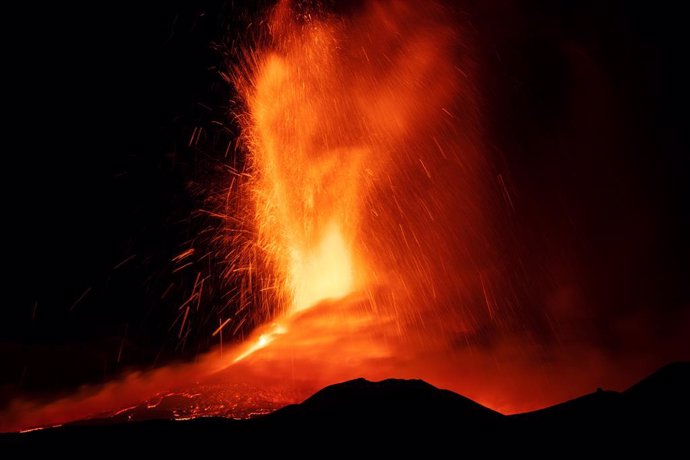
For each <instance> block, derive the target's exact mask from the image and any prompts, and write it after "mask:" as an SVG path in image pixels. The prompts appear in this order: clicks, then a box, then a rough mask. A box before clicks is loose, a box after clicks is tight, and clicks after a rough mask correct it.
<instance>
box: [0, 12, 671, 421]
mask: <svg viewBox="0 0 690 460" xmlns="http://www.w3.org/2000/svg"><path fill="white" fill-rule="evenodd" d="M300 3H301V2H300ZM305 3H309V2H305ZM422 5H423V6H422ZM456 16H457V14H456V13H453V12H452V11H448V10H446V9H445V8H443V7H442V6H439V5H437V4H435V3H434V2H419V1H412V0H410V1H373V0H372V1H369V2H364V4H363V5H361V6H360V7H359V8H358V9H357V10H356V11H355V12H352V13H349V14H347V15H344V16H342V17H337V16H335V15H331V14H328V13H326V12H323V11H311V10H299V9H298V8H297V7H294V6H293V5H292V4H291V2H288V1H281V2H279V3H278V5H277V6H276V7H275V8H274V9H272V10H271V11H270V14H268V15H267V18H266V20H265V21H263V22H261V25H260V26H258V25H256V26H255V27H257V28H259V27H260V28H261V30H262V31H263V34H261V33H260V34H258V38H257V39H256V40H255V42H252V43H248V44H247V46H246V47H245V49H244V55H243V63H242V64H241V65H240V66H239V68H238V69H236V72H235V74H234V76H233V83H234V85H235V86H236V89H237V91H238V94H239V99H240V102H241V104H240V105H241V107H242V109H241V110H239V113H237V114H236V116H237V118H238V119H239V121H240V124H241V127H242V139H241V140H242V143H241V144H242V145H243V148H244V153H246V155H247V166H246V169H245V170H243V171H241V172H235V173H234V174H233V175H232V177H228V184H232V185H229V186H228V188H229V190H230V192H229V193H228V196H230V199H228V202H229V203H230V205H227V208H226V209H221V210H216V211H218V212H217V214H218V215H220V216H228V217H227V225H226V228H224V229H223V232H222V234H221V235H220V236H219V237H218V238H217V240H218V241H220V242H221V244H220V245H219V246H220V251H221V253H222V254H223V256H224V257H223V259H224V260H226V261H227V265H226V267H224V268H223V269H224V273H225V275H226V277H227V278H228V279H230V280H232V282H233V283H236V284H237V285H238V286H240V287H239V288H237V291H238V295H237V296H235V297H232V299H233V300H232V301H233V302H236V303H237V304H238V305H239V306H238V307H237V308H236V309H229V310H232V311H233V312H235V313H233V314H232V315H230V316H229V317H228V318H223V322H222V323H221V322H219V324H220V325H219V327H218V329H217V330H216V331H215V332H214V336H215V334H218V333H219V332H221V331H225V333H226V335H225V337H226V338H227V337H228V336H229V334H230V332H229V331H233V330H234V331H237V330H239V329H240V327H241V326H243V325H244V324H250V325H252V326H254V325H256V327H255V328H254V330H253V332H252V333H251V334H250V335H249V336H248V337H246V338H244V337H243V338H242V339H240V338H239V337H235V341H234V343H233V344H230V345H229V344H225V345H224V346H223V347H219V349H217V350H212V351H210V352H208V353H207V354H205V355H202V356H200V357H199V358H198V360H197V362H195V363H192V364H185V365H179V366H169V367H164V368H161V369H157V370H155V371H152V372H149V373H132V374H129V375H126V376H124V377H123V378H122V380H120V381H117V382H111V383H109V384H107V385H104V386H102V387H92V388H85V389H81V390H80V391H79V392H78V393H77V394H75V395H73V396H70V397H66V398H64V399H62V400H58V401H53V402H50V403H47V404H37V403H36V404H34V403H29V402H27V401H20V400H17V401H13V402H12V404H11V405H10V407H9V409H7V411H6V412H5V413H3V414H0V415H3V418H2V419H0V431H1V430H9V429H23V428H31V427H36V426H47V425H51V424H56V423H63V422H65V421H69V420H74V419H77V418H84V417H91V416H94V415H97V414H103V413H108V414H109V413H111V412H109V411H117V410H118V409H121V408H122V407H127V406H130V405H133V404H138V403H140V402H142V401H145V400H146V399H147V398H152V397H154V396H157V395H160V394H165V393H166V392H171V391H181V390H186V389H188V388H196V387H197V386H199V385H202V384H206V383H208V382H213V383H214V384H222V385H227V386H228V387H229V388H230V387H232V385H239V384H247V385H250V386H251V389H250V390H246V389H245V390H237V392H238V393H240V392H242V391H243V392H244V395H245V396H246V392H247V391H254V390H253V389H256V388H265V389H270V390H271V392H272V393H271V394H275V395H276V396H275V398H274V399H273V400H272V401H271V404H272V405H270V408H275V407H276V406H277V405H282V404H287V403H294V402H299V401H300V400H301V399H304V398H305V397H307V396H309V394H311V393H312V392H314V391H316V390H318V389H320V388H321V387H323V386H325V385H329V384H332V383H335V382H339V381H343V380H347V379H352V378H358V377H365V378H368V379H372V380H380V379H384V378H390V377H396V378H419V379H424V380H426V381H428V382H429V383H431V384H434V385H437V386H439V387H442V388H447V389H450V390H454V391H457V392H459V393H461V394H463V395H465V396H467V397H469V398H472V399H474V400H476V401H477V402H479V403H481V404H484V405H487V406H489V407H491V408H493V409H496V410H499V411H502V412H505V413H512V412H519V411H527V410H532V409H536V408H538V407H543V406H545V405H548V404H553V403H556V402H559V401H563V400H566V399H568V398H572V397H575V396H578V395H580V394H583V393H585V392H587V391H591V390H593V389H594V388H596V386H599V385H606V386H607V387H609V388H617V389H622V388H624V387H625V386H626V385H627V384H630V383H631V382H632V381H634V380H635V379H637V378H640V377H641V376H643V375H644V374H645V373H648V372H649V371H651V370H653V369H654V368H655V367H657V366H659V365H660V364H663V363H660V362H656V361H654V360H653V359H652V358H651V357H650V358H649V360H648V361H643V360H640V361H636V362H634V363H622V364H621V363H618V362H614V360H613V359H612V358H607V357H602V355H601V354H600V353H598V352H597V351H596V350H594V349H593V348H588V347H587V346H582V345H581V344H580V343H575V341H574V342H573V343H568V342H567V340H564V341H562V342H561V341H559V347H560V348H558V349H556V348H557V347H542V346H541V345H539V344H537V343H536V341H535V340H533V337H531V336H530V333H531V331H530V329H529V325H526V324H525V317H524V316H521V312H520V302H521V301H522V300H523V299H524V297H520V295H521V293H522V292H523V291H520V289H524V290H529V289H534V290H538V289H541V288H539V287H536V285H537V283H532V284H530V283H529V282H523V281H524V280H523V278H519V280H520V281H519V282H514V279H516V278H518V277H516V276H515V275H514V274H513V272H515V271H519V270H522V268H523V267H519V268H515V267H508V268H507V267H506V264H505V262H504V258H503V254H501V247H502V245H504V246H505V245H506V242H505V241H501V240H500V232H499V231H498V230H497V229H496V227H498V225H497V224H496V220H495V215H494V214H492V212H493V211H492V210H494V209H496V208H497V205H496V203H500V202H501V200H503V194H507V193H508V192H507V191H505V190H504V188H505V185H504V184H503V179H502V178H500V185H499V181H497V180H496V177H497V176H496V174H495V172H494V170H493V168H492V166H491V164H492V161H491V159H490V158H488V155H487V149H486V148H485V147H484V144H483V142H482V139H483V128H482V116H481V111H480V109H479V107H480V106H481V104H480V102H481V100H480V99H481V98H480V94H479V91H478V90H477V88H476V83H477V81H478V80H479V79H480V77H479V75H478V71H477V68H476V63H475V56H474V49H473V46H472V39H471V35H470V34H468V33H467V31H466V30H464V29H463V28H462V26H461V24H462V21H460V20H459V19H458V18H457V17H456ZM237 184H239V186H238V185H237ZM501 186H502V187H504V188H501ZM508 199H509V200H510V198H509V197H508ZM224 203H225V201H224ZM511 206H512V201H511ZM237 222H240V224H238V223H237ZM238 226H239V227H241V228H239V229H238V228H237V227H238ZM214 249H215V248H214ZM189 251H190V252H187V251H186V252H184V253H182V254H180V256H178V258H180V259H183V258H185V257H188V256H191V254H192V253H193V252H194V251H193V250H189ZM509 271H510V273H508V272H509ZM229 284H230V283H229ZM516 285H518V287H515V286H516ZM195 289H196V287H195ZM541 294H542V293H541V292H538V293H537V294H535V298H536V297H537V295H541ZM228 297H230V296H228ZM556 297H557V296H556ZM561 297H562V296H561ZM192 298H196V299H198V298H199V296H198V294H197V297H194V296H193V297H192ZM559 298H560V297H559ZM219 302H221V300H219ZM555 302H557V300H556V301H554V303H555ZM196 306H197V308H199V306H198V304H197V305H196ZM234 307H235V306H234V305H233V308H234ZM186 308H187V309H189V306H187V307H186ZM181 311H182V310H181ZM184 318H185V319H186V316H184ZM549 327H551V325H550V324H549ZM179 330H180V331H181V329H179ZM237 335H239V334H237ZM220 336H221V337H222V334H220ZM607 359H609V361H607ZM623 366H627V367H623ZM583 368H585V369H587V372H581V370H582V369H583ZM622 369H625V371H623V370H622ZM554 382H557V383H558V384H555V383H554ZM232 388H234V387H232ZM199 391H200V392H201V393H202V394H203V393H204V391H205V390H199ZM235 396H236V395H235ZM251 399H252V398H245V399H241V398H240V399H232V403H228V404H227V406H223V407H222V408H218V407H215V406H214V407H211V406H210V405H206V406H203V405H199V406H198V407H199V408H197V409H195V410H196V412H193V413H188V412H186V413H185V415H184V416H185V417H189V416H204V415H223V416H247V414H251V413H254V412H252V411H254V409H255V407H254V406H252V404H256V402H253V401H251ZM238 400H239V401H240V402H237V401H238ZM267 407H268V406H266V407H260V408H259V409H261V410H264V411H265V410H268V408H267ZM250 409H251V410H250Z"/></svg>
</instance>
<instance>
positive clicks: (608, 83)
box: [0, 0, 690, 402]
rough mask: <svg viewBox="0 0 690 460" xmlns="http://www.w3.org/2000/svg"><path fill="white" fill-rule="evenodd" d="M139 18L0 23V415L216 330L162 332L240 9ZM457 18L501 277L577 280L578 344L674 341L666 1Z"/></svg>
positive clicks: (522, 6) (680, 203) (679, 87)
mask: <svg viewBox="0 0 690 460" xmlns="http://www.w3.org/2000/svg"><path fill="white" fill-rule="evenodd" d="M139 3H140V2H107V1H106V2H95V4H93V5H90V6H88V7H83V6H66V5H63V4H55V5H53V6H50V7H45V6H42V5H28V6H25V7H22V9H21V10H19V9H15V10H13V11H9V12H7V13H6V14H5V15H4V16H5V17H6V20H7V21H8V22H10V23H11V24H10V26H9V27H8V28H7V29H6V30H5V33H6V34H7V37H6V38H5V40H4V45H3V48H4V50H3V55H4V59H3V68H4V71H3V74H4V78H5V79H6V83H5V88H4V101H5V103H4V107H5V110H6V117H9V118H10V119H11V121H10V122H9V124H6V125H5V130H6V131H5V133H4V136H3V142H4V149H3V151H4V154H3V157H2V161H3V162H4V167H3V171H4V173H5V180H4V181H3V192H4V193H3V202H4V218H3V226H4V232H3V233H4V234H5V237H4V248H3V256H4V257H3V259H4V267H5V269H4V271H5V272H6V275H5V276H4V280H3V282H2V283H3V289H2V292H3V301H2V304H3V306H2V316H1V317H0V363H2V365H1V366H0V389H1V390H0V402H1V401H3V400H6V398H7V397H9V396H11V395H13V394H16V392H17V391H24V392H25V391H46V390H54V389H64V388H69V387H70V386H72V385H75V384H77V383H82V382H85V381H100V380H102V379H104V378H107V377H109V376H112V375H115V374H116V373H117V372H120V371H122V370H123V369H125V368H128V367H132V366H152V365H154V364H155V363H162V362H165V361H168V360H170V359H179V358H189V357H192V356H194V355H195V354H197V353H198V352H200V351H202V350H205V349H206V348H207V347H208V346H209V341H210V331H212V330H213V329H215V327H217V315H216V313H215V312H213V311H209V312H208V314H206V315H204V314H201V315H199V316H198V317H196V318H195V321H196V323H195V327H194V328H193V332H191V333H190V334H189V335H188V336H187V338H186V340H180V339H179V338H178V334H177V330H176V329H171V325H172V324H173V322H174V320H175V318H176V317H177V315H178V309H177V307H178V306H179V305H180V303H181V302H182V301H183V300H184V299H185V298H186V296H188V295H189V289H190V285H191V283H193V279H192V280H190V279H187V277H188V276H189V275H185V274H184V273H182V274H180V273H173V272H172V271H173V268H174V267H173V266H172V265H171V262H170V261H171V259H172V258H173V257H174V256H175V255H176V254H178V253H179V252H181V251H182V250H183V249H184V248H185V247H186V245H187V243H188V242H189V241H190V240H191V239H192V238H195V237H196V236H198V233H199V232H200V231H201V230H203V229H205V228H207V227H208V226H209V225H213V223H212V222H210V221H207V220H205V219H204V217H199V216H198V215H197V214H198V213H195V211H196V210H198V209H200V208H202V207H203V206H204V200H205V196H206V195H205V192H207V190H206V186H205V185H204V184H208V183H214V181H217V177H219V176H218V175H219V174H222V165H223V164H228V163H232V162H237V161H241V159H238V158H233V157H232V155H231V156H230V158H226V157H225V152H226V147H227V145H228V143H231V142H233V140H234V139H235V136H236V129H235V128H234V127H233V126H232V123H231V121H230V116H229V114H230V111H231V110H232V104H231V103H230V99H231V97H232V90H231V88H229V87H228V85H227V84H226V83H225V82H224V81H223V80H222V78H221V77H220V76H219V73H218V72H219V70H224V69H225V66H226V65H227V62H228V61H227V55H226V53H225V50H227V49H228V48H232V43H233V41H232V40H233V39H234V38H235V37H237V36H238V35H240V34H241V31H242V30H243V27H244V26H246V24H247V23H248V19H247V17H246V16H244V14H245V13H247V12H251V9H249V8H245V7H241V6H238V5H235V4H233V3H232V2H226V4H225V5H217V4H216V2H199V3H198V4H196V5H190V4H187V3H185V2H152V3H148V2H147V3H148V4H147V5H142V4H139ZM475 3H476V4H475ZM348 8H349V7H343V9H344V10H345V11H347V10H348ZM464 8H465V9H466V11H467V12H468V15H469V22H470V23H471V24H472V27H473V28H474V31H475V33H476V40H477V44H476V46H477V49H478V53H479V54H478V55H479V57H480V68H481V73H482V81H481V82H479V86H480V89H481V91H482V95H483V100H484V103H485V106H484V107H483V111H484V115H485V117H486V123H487V133H488V134H487V135H488V137H489V142H488V144H489V145H490V146H491V149H492V153H493V154H495V155H496V156H497V158H499V159H500V161H499V163H500V165H499V170H501V171H502V172H503V176H504V177H505V181H506V183H507V185H508V187H510V189H511V190H512V192H513V196H514V197H515V200H516V211H515V216H514V217H513V220H512V223H511V224H510V225H511V230H510V232H511V234H512V235H513V236H512V237H513V238H514V240H512V241H518V242H519V243H518V244H516V245H512V246H511V249H510V250H508V251H507V254H506V257H507V260H529V261H530V262H529V264H530V265H531V267H530V268H528V271H530V273H535V274H538V275H539V276H538V277H536V278H535V279H534V280H533V282H534V286H535V289H537V290H539V289H540V287H539V286H540V284H541V283H548V281H545V280H546V279H548V278H549V277H572V278H573V279H576V280H577V285H578V287H579V290H580V292H581V294H579V295H580V296H581V299H582V300H583V302H582V305H585V306H584V307H583V311H582V312H578V314H577V315H574V316H577V318H576V319H573V324H576V325H578V326H577V327H579V328H581V329H582V332H581V334H582V335H581V337H582V340H586V341H588V342H593V343H596V344H597V345H598V346H601V347H602V348H604V349H610V350H616V349H621V350H622V351H620V352H621V353H625V349H626V348H629V347H630V346H631V343H634V342H635V340H636V337H637V336H638V334H639V335H640V336H641V337H642V336H643V337H644V339H641V340H640V342H639V343H641V344H642V345H640V346H644V347H651V350H652V351H651V352H652V353H653V352H654V347H655V346H657V345H658V346H659V347H662V348H663V347H664V346H673V345H664V341H663V340H662V338H663V337H665V336H669V335H674V334H677V333H679V332H678V331H682V330H683V328H686V329H687V325H688V318H689V316H688V308H689V306H690V283H689V282H688V281H689V280H690V242H689V241H688V235H690V160H689V158H688V156H689V155H688V153H689V152H690V150H689V147H690V145H689V140H688V136H687V129H686V123H687V107H688V105H687V102H688V100H687V95H688V89H687V82H688V81H690V79H689V78H688V74H687V70H685V68H686V65H685V64H686V63H685V62H684V61H685V56H686V55H687V52H686V50H685V46H686V43H687V40H686V37H685V34H686V33H687V32H686V30H687V28H686V27H685V25H684V24H683V21H684V15H683V14H681V10H682V8H681V6H680V5H677V6H676V5H671V4H666V5H664V6H660V5H659V4H658V3H655V2H647V3H646V4H644V3H641V2H629V3H627V2H616V1H612V2H599V1H593V0H592V1H572V2H570V1H564V0H563V1H524V2H519V1H517V2H509V1H499V0H495V1H491V2H467V5H466V6H465V7H464ZM214 121H215V122H220V123H214ZM198 127H202V128H203V132H202V135H201V137H200V138H199V139H198V141H197V142H193V143H191V145H190V138H191V137H192V135H193V133H194V132H195V129H197V128H198ZM545 267H546V268H545ZM559 267H560V269H559ZM171 284H172V285H173V286H172V287H171V288H170V289H168V288H169V287H170V286H171ZM166 291H168V293H167V295H165V296H164V293H165V292H166ZM213 294H214V292H213V290H210V292H209V293H208V295H209V296H211V297H212V296H213ZM161 297H164V298H161ZM532 308H540V305H538V303H537V304H535V305H534V306H532ZM558 314H559V312H555V313H554V315H555V316H558ZM565 316H567V317H568V318H571V317H572V316H573V314H572V312H568V313H567V315H565ZM571 319H572V318H571ZM642 325H644V328H645V329H646V330H645V331H638V329H639V328H641V327H642ZM534 327H535V328H537V330H538V328H539V326H538V325H535V326H534ZM659 344H660V345H659ZM75 363H78V365H75Z"/></svg>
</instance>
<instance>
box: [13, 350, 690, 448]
mask: <svg viewBox="0 0 690 460" xmlns="http://www.w3.org/2000/svg"><path fill="white" fill-rule="evenodd" d="M688 390H690V362H681V363H674V364H670V365H668V366H665V367H663V368H661V369H659V370H658V371H657V372H655V373H653V374H652V375H650V376H649V377H647V378H645V379H643V380H642V381H640V382H638V383H637V384H635V385H633V386H631V387H630V388H629V389H627V390H625V391H623V392H620V393H619V392H614V391H603V390H598V391H596V392H594V393H591V394H588V395H585V396H582V397H580V398H576V399H573V400H571V401H567V402H564V403H561V404H558V405H555V406H552V407H549V408H546V409H541V410H538V411H534V412H530V413H525V414H517V415H512V416H504V415H502V414H500V413H498V412H495V411H492V410H491V409H488V408H486V407H484V406H482V405H480V404H478V403H476V402H474V401H472V400H470V399H468V398H465V397H463V396H461V395H458V394H456V393H453V392H451V391H448V390H441V389H438V388H436V387H434V386H432V385H429V384H428V383H426V382H423V381H421V380H397V379H388V380H383V381H381V382H370V381H367V380H364V379H356V380H351V381H348V382H343V383H339V384H335V385H331V386H328V387H326V388H323V389H322V390H320V391H318V392H317V393H315V394H314V395H312V396H311V397H309V398H308V399H306V400H305V401H304V402H302V403H300V404H295V405H291V406H286V407H284V408H282V409H279V410H277V411H275V412H273V413H271V414H268V415H265V416H260V417H256V418H253V419H249V420H232V419H225V418H198V419H193V420H187V421H173V420H150V421H143V422H130V423H122V422H121V419H112V418H111V419H100V420H98V421H87V422H81V423H73V424H68V425H65V426H62V427H58V428H50V429H45V430H39V431H33V432H29V433H22V434H19V433H9V434H2V435H0V447H3V446H7V447H19V448H22V449H26V448H41V449H43V448H46V447H50V446H72V445H78V446H80V448H84V449H86V448H95V449H101V450H102V449H103V446H108V449H109V451H112V450H122V451H127V450H131V449H133V448H134V447H135V446H149V447H154V446H156V448H157V449H159V450H161V451H168V450H170V451H173V452H177V449H179V448H181V447H189V446H203V448H204V449H210V448H213V449H216V448H218V449H231V450H232V449H240V448H241V449H246V448H249V449H254V450H256V453H261V454H266V453H268V452H280V453H285V452H292V453H297V454H300V453H301V454H307V453H309V454H318V455H323V456H332V455H336V454H344V453H351V454H363V453H369V454H372V452H373V451H372V450H371V449H374V451H376V452H382V453H386V454H389V455H392V454H393V453H396V454H398V453H400V454H410V453H412V452H423V453H425V454H426V455H430V456H435V455H441V454H443V453H446V452H448V453H453V452H463V453H469V452H472V453H478V454H496V453H517V452H519V453H521V454H530V455H532V456H539V457H542V456H544V457H546V456H549V457H559V456H563V455H567V454H573V453H581V454H587V455H595V454H602V453H604V452H608V453H610V454H621V453H628V452H631V453H632V452H641V449H644V451H646V452H651V453H653V454H654V455H655V456H657V457H658V456H664V454H669V455H670V454H671V453H672V452H674V450H675V449H678V448H679V447H681V446H683V445H684V442H685V439H686V438H687V434H686V431H687V426H688V422H687V420H688V418H687V414H688V413H689V411H690V399H689V397H688ZM324 449H325V450H324ZM420 449H422V450H420Z"/></svg>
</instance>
